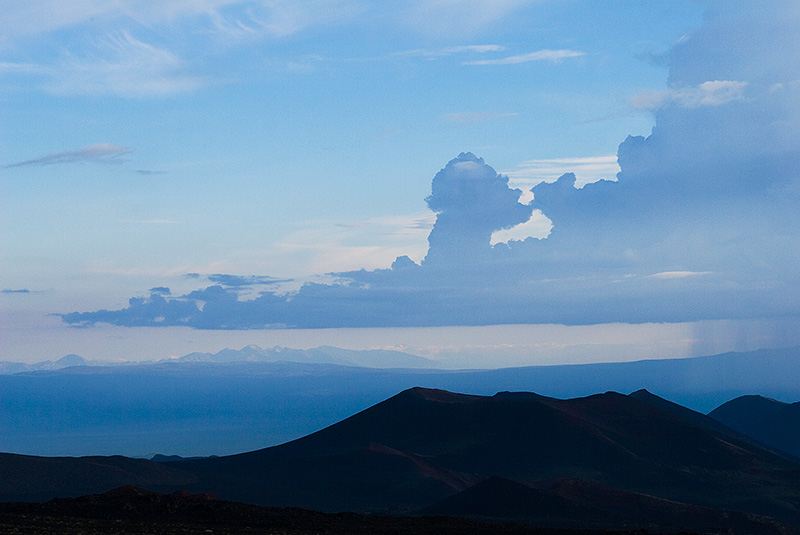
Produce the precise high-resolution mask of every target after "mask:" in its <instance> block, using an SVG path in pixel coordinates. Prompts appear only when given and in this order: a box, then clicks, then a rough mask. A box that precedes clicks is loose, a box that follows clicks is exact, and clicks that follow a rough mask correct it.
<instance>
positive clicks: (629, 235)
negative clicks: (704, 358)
mask: <svg viewBox="0 0 800 535" xmlns="http://www.w3.org/2000/svg"><path fill="white" fill-rule="evenodd" d="M778 4H779V5H778ZM799 24H800V9H798V8H797V7H796V6H795V5H794V4H793V3H792V2H777V3H776V5H775V6H773V9H762V8H761V7H760V6H756V5H752V4H751V3H747V2H725V3H722V2H720V3H712V4H711V7H710V9H709V12H708V15H707V17H706V21H705V24H704V26H703V27H702V28H701V29H700V30H698V31H697V32H695V33H693V34H691V35H690V36H688V38H686V39H684V40H682V41H681V42H680V43H679V44H678V45H676V46H675V47H674V49H673V50H672V51H671V52H670V54H669V56H668V61H669V65H670V75H669V79H668V87H667V89H666V90H665V91H664V92H659V93H657V94H650V95H649V96H645V97H641V98H640V100H638V101H634V102H632V105H635V106H638V107H643V108H648V109H652V110H654V113H655V118H656V125H655V127H654V128H653V131H652V133H651V134H650V135H649V136H647V137H628V138H627V139H625V140H624V141H623V142H622V143H621V144H620V146H619V150H618V155H617V158H618V164H619V169H620V172H619V173H618V174H617V177H616V178H617V180H600V181H597V182H594V183H589V184H586V185H584V186H583V187H576V181H577V179H576V176H575V175H574V174H572V173H564V174H562V175H561V176H560V177H559V178H558V179H557V180H555V181H552V182H542V183H539V184H537V185H535V186H534V187H533V188H532V189H531V191H530V192H523V191H521V190H519V189H514V188H512V187H511V186H510V185H509V178H508V177H507V176H504V175H502V174H498V173H497V172H496V171H495V170H494V169H493V168H492V167H490V166H489V165H487V164H486V163H485V162H484V161H483V160H482V159H481V158H479V157H477V156H475V155H473V154H471V153H463V154H460V155H459V156H458V157H456V158H455V159H453V160H451V161H450V162H449V163H448V164H447V165H446V166H445V167H444V168H443V169H442V170H441V171H439V172H438V173H437V174H436V175H435V176H434V178H433V182H432V188H431V195H430V196H429V197H428V198H427V199H426V202H427V203H428V207H429V208H430V210H432V211H433V212H434V213H435V214H436V222H435V224H434V226H433V229H432V230H431V232H430V234H429V236H428V243H429V249H428V252H427V255H426V257H425V258H424V260H422V261H421V262H420V263H415V262H413V261H412V260H410V259H409V258H408V257H405V256H400V257H398V258H397V260H396V261H395V262H394V264H392V266H391V268H388V269H379V270H372V271H367V270H360V271H352V272H342V273H335V274H331V275H332V278H333V279H335V280H336V281H337V282H335V283H330V284H319V283H307V284H305V285H303V286H302V287H301V288H300V290H299V291H297V292H296V293H294V294H291V295H279V294H276V293H272V292H261V293H260V294H258V296H257V297H255V298H252V299H245V296H244V294H243V293H240V292H239V289H238V287H237V285H231V284H228V285H224V284H215V285H212V286H209V287H206V288H204V289H199V290H197V291H194V292H190V293H188V294H185V295H180V296H168V295H167V296H165V295H163V292H162V293H159V292H153V293H151V294H150V295H149V296H148V297H137V298H133V299H131V300H130V302H129V305H128V307H126V308H123V309H120V310H111V311H108V310H101V311H96V312H84V313H78V312H74V313H70V314H65V315H64V316H63V319H64V321H65V322H67V323H69V324H73V325H91V324H94V323H97V322H107V323H112V324H116V325H188V326H191V327H195V328H209V329H224V328H228V329H261V328H270V327H285V326H288V327H307V328H312V327H359V326H431V325H487V324H508V323H565V324H591V323H606V322H672V321H695V320H703V319H726V318H727V319H734V318H756V317H786V316H798V315H800V275H799V274H798V271H797V268H796V266H797V259H798V258H800V172H798V169H800V141H799V140H800V131H799V130H800V64H798V63H797V62H796V61H790V59H792V58H797V57H800V39H798V38H797V37H796V28H797V27H798V25H799ZM603 163H607V162H603ZM523 194H524V195H523ZM531 194H532V197H533V199H532V200H530V199H531ZM521 201H522V202H521ZM542 217H546V218H547V220H549V221H550V222H551V224H552V229H551V230H550V232H549V234H547V236H546V237H541V238H532V237H529V238H527V239H524V240H514V239H508V240H507V242H502V241H499V240H498V239H497V236H498V235H503V233H505V235H511V236H513V235H514V234H513V230H514V229H519V228H527V227H531V226H533V225H534V223H535V221H537V220H538V221H541V218H542ZM537 218H538V219H537ZM526 226H527V227H526ZM498 233H499V234H498ZM493 236H494V239H493ZM222 280H223V279H219V281H218V282H222ZM233 280H236V279H233ZM266 280H268V279H266Z"/></svg>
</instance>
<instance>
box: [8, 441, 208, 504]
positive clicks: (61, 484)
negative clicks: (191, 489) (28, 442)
mask: <svg viewBox="0 0 800 535" xmlns="http://www.w3.org/2000/svg"><path fill="white" fill-rule="evenodd" d="M196 481H197V477H196V476H194V475H192V474H190V473H187V472H185V471H183V470H179V469H175V468H171V467H169V466H165V465H164V464H160V463H153V462H150V461H145V460H143V459H129V458H128V457H121V456H113V457H34V456H30V455H12V454H8V453H0V501H42V500H48V499H50V498H53V497H76V496H81V495H84V494H91V493H95V492H98V490H107V489H110V488H113V487H119V486H122V485H138V486H141V487H148V486H154V485H168V486H175V487H184V486H188V485H190V484H192V483H194V482H196Z"/></svg>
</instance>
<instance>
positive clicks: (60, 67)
mask: <svg viewBox="0 0 800 535" xmlns="http://www.w3.org/2000/svg"><path fill="white" fill-rule="evenodd" d="M186 70H187V66H186V64H185V62H184V61H183V60H182V59H181V58H179V57H178V56H177V55H175V54H173V53H172V52H170V51H168V50H166V49H163V48H158V47H156V46H154V45H151V44H148V43H145V42H143V41H140V40H138V39H136V38H135V37H133V36H132V35H131V34H130V33H128V32H122V33H121V34H119V35H117V36H110V37H107V38H105V39H103V40H101V41H100V42H99V43H98V45H97V46H96V48H95V51H94V53H93V54H84V55H81V56H79V55H76V54H72V53H69V54H67V55H66V56H64V58H63V59H62V60H61V61H60V62H59V63H57V64H55V65H53V66H52V67H50V68H48V69H47V71H46V74H47V77H48V81H47V82H46V83H45V84H44V88H45V90H47V91H48V92H50V93H55V94H67V95H118V96H124V97H148V96H162V95H169V94H173V93H180V92H185V91H191V90H194V89H197V88H199V87H201V86H204V85H207V84H208V83H209V81H208V80H205V79H203V78H201V77H198V76H193V75H191V74H187V73H186V72H185V71H186Z"/></svg>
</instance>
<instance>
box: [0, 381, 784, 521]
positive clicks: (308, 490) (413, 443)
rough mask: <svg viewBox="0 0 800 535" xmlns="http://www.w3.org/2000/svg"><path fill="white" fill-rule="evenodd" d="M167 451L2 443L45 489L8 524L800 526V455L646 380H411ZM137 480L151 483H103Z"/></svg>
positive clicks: (0, 487)
mask: <svg viewBox="0 0 800 535" xmlns="http://www.w3.org/2000/svg"><path fill="white" fill-rule="evenodd" d="M161 460H162V461H166V462H154V461H147V460H143V459H130V458H126V457H121V456H114V457H79V458H73V457H32V456H24V455H11V454H0V501H4V502H47V503H45V504H44V505H35V504H29V505H24V506H23V505H17V506H12V505H4V506H2V508H0V512H2V514H3V515H4V516H3V518H12V519H14V520H9V522H11V524H8V525H6V526H5V527H4V526H3V525H2V524H0V528H2V529H4V531H3V530H2V529H0V533H14V532H15V531H14V529H17V528H19V529H22V528H24V529H25V530H28V531H19V530H18V531H17V532H18V533H48V531H47V530H48V529H49V530H50V531H49V532H51V533H70V531H68V530H70V529H73V528H72V527H71V526H72V523H75V522H88V524H86V525H84V526H83V527H81V526H77V527H75V531H73V532H75V533H92V532H94V533H107V532H109V531H108V530H110V529H112V528H113V529H118V531H116V532H118V533H148V531H147V529H151V528H152V529H153V530H155V529H159V530H163V529H167V527H169V529H172V530H173V531H151V532H152V533H160V532H163V533H195V532H203V533H206V532H208V531H206V530H211V531H210V532H211V533H214V532H215V531H214V530H215V529H217V531H216V532H222V533H247V532H248V531H247V529H250V530H251V531H250V532H251V533H259V532H261V533H282V532H286V533H503V532H509V533H516V532H519V533H592V532H591V531H581V530H599V531H596V532H598V533H602V532H603V530H607V532H616V533H619V532H625V530H637V529H642V530H649V532H655V533H659V532H665V533H680V532H691V533H726V534H745V535H784V534H787V533H796V531H795V530H798V529H800V462H798V459H797V458H796V457H794V456H792V455H790V454H786V453H784V452H782V451H780V450H777V449H773V448H771V447H767V446H764V445H762V444H761V443H759V442H757V441H756V440H753V439H752V438H751V437H747V436H745V435H743V434H741V433H740V432H737V431H734V430H732V429H730V428H728V427H726V426H725V425H723V424H722V423H720V422H719V421H717V420H714V419H712V418H709V417H708V416H705V415H703V414H700V413H697V412H694V411H691V410H689V409H687V408H685V407H682V406H680V405H676V404H674V403H671V402H669V401H667V400H665V399H663V398H659V397H657V396H654V395H653V394H651V393H649V392H647V391H644V390H640V391H637V392H634V393H632V394H630V395H627V396H626V395H622V394H618V393H614V392H607V393H605V394H597V395H594V396H589V397H586V398H576V399H568V400H560V399H554V398H549V397H545V396H541V395H537V394H533V393H530V392H500V393H498V394H496V395H494V396H475V395H465V394H456V393H452V392H447V391H444V390H432V389H425V388H413V389H410V390H406V391H404V392H401V393H400V394H397V395H395V396H393V397H391V398H390V399H387V400H385V401H383V402H381V403H378V404H377V405H374V406H372V407H370V408H369V409H366V410H364V411H362V412H360V413H358V414H355V415H354V416H352V417H350V418H347V419H345V420H343V421H341V422H339V423H337V424H335V425H332V426H330V427H327V428H325V429H322V430H320V431H318V432H316V433H313V434H311V435H308V436H306V437H303V438H301V439H298V440H295V441H292V442H288V443H286V444H283V445H281V446H275V447H271V448H265V449H261V450H256V451H251V452H248V453H243V454H239V455H231V456H224V457H214V458H198V459H183V460H180V459H176V460H173V459H171V458H166V459H161ZM128 485H132V486H134V487H138V488H145V489H148V491H149V492H144V491H141V492H132V491H125V492H122V491H118V492H115V493H111V494H102V493H107V492H108V491H109V489H114V488H119V487H123V486H128ZM176 492H177V493H178V494H175V493H176ZM186 492H189V493H193V494H194V495H195V496H194V497H190V496H186V495H185V493H186ZM154 493H161V494H154ZM206 493H210V494H213V495H214V496H217V497H219V498H220V499H221V500H225V501H224V502H219V501H214V500H210V499H209V498H208V495H207V494H206ZM89 495H92V497H89V498H87V497H85V496H89ZM198 496H199V497H198ZM203 496H205V498H203ZM53 498H59V500H56V501H52V499H53ZM48 500H50V501H48ZM114 500H117V501H116V502H115V501H114ZM231 502H238V503H231ZM245 503H246V504H251V505H248V506H245V505H241V504H245ZM255 506H261V507H271V508H278V509H262V508H258V507H255ZM15 507H16V509H15ZM287 507H288V508H291V509H280V508H287ZM297 508H300V509H297ZM303 510H305V511H303ZM309 510H313V511H321V513H310V512H308V511H309ZM181 511H183V512H182V513H181V514H180V515H177V516H176V514H177V513H178V512H181ZM342 511H351V512H353V513H348V514H342V513H341V512H342ZM322 512H324V513H328V514H323V513H322ZM12 513H13V515H12ZM354 513H358V514H354ZM24 515H33V516H29V517H27V518H26V517H25V516H24ZM120 515H121V516H120ZM181 515H183V516H181ZM425 517H449V518H450V519H449V520H442V519H440V518H439V519H437V518H425ZM53 518H55V519H61V520H48V519H53ZM454 518H458V519H460V520H454ZM65 519H67V520H68V521H69V524H68V525H66V526H64V527H63V528H62V527H58V526H57V525H55V526H52V527H51V528H48V527H47V523H48V522H56V523H57V522H62V521H64V520H65ZM474 521H478V522H493V523H494V524H475V523H473V522H474ZM214 522H217V523H218V524H219V526H220V527H218V528H214V527H213V526H214ZM276 522H277V524H276ZM101 524H102V525H101ZM513 524H518V525H522V526H527V527H526V528H521V527H508V526H510V525H513ZM38 525H41V526H42V527H41V531H38V532H37V531H30V530H32V529H34V527H35V526H38ZM500 525H504V526H506V527H502V528H500V527H499V526H500ZM93 526H94V527H93ZM137 526H138V527H137ZM148 526H150V527H148ZM276 526H277V527H276ZM129 527H130V529H131V530H133V531H131V530H128V531H124V530H125V529H128V528H129ZM189 528H192V529H196V530H200V529H201V528H202V530H201V531H191V530H190V531H186V530H187V529H189ZM534 528H538V529H545V528H546V529H553V530H562V531H560V532H559V531H551V532H547V531H535V529H534ZM37 529H38V528H37ZM137 530H138V531H137ZM180 530H184V531H180ZM220 530H222V531H220ZM226 530H227V531H226ZM236 530H239V531H236ZM252 530H256V531H252ZM258 530H260V531H258ZM513 530H517V531H513ZM520 530H521V531H520ZM563 530H574V531H563ZM111 532H114V531H111Z"/></svg>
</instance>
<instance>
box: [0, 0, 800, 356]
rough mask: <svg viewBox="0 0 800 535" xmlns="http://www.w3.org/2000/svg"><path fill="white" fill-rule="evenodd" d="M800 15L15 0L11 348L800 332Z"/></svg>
mask: <svg viewBox="0 0 800 535" xmlns="http://www.w3.org/2000/svg"><path fill="white" fill-rule="evenodd" d="M799 15H800V13H798V8H797V7H796V6H795V5H794V3H793V2H788V1H787V2H784V1H776V2H770V3H769V4H767V5H764V4H761V3H759V5H758V6H755V7H754V6H753V4H752V3H751V2H697V1H680V0H670V1H666V0H664V1H660V0H658V1H641V2H638V1H609V2H602V3H598V2H589V1H579V0H534V1H522V0H503V1H481V0H429V1H422V0H419V1H413V0H407V1H402V2H400V1H399V2H369V1H366V0H364V1H357V0H353V1H344V0H342V1H337V0H316V1H307V2H289V1H279V0H263V1H235V0H205V1H203V2H196V1H194V2H189V1H182V0H173V1H162V2H133V1H131V2H127V1H121V2H114V3H109V2H102V1H86V2H80V3H64V2H56V1H39V2H37V1H33V2H31V1H22V0H19V1H16V0H11V1H8V2H4V3H3V5H2V6H0V21H3V22H2V23H0V24H2V25H3V26H2V31H0V76H1V78H0V91H1V93H0V122H1V123H2V125H3V128H2V133H0V151H1V152H0V166H2V168H0V203H2V215H0V232H2V234H1V240H2V241H0V247H2V249H1V252H2V254H0V273H2V275H1V276H0V277H1V278H0V286H2V290H3V293H2V294H0V306H2V314H3V317H4V324H5V325H6V327H5V329H6V331H5V336H4V337H5V339H6V340H12V339H14V340H24V339H30V337H31V336H35V335H36V333H37V332H38V333H39V334H40V335H41V336H42V337H43V338H44V337H45V336H44V333H45V332H47V333H50V334H48V335H47V336H49V337H52V339H53V340H59V339H60V340H62V342H61V345H58V342H56V341H54V342H52V343H51V344H50V345H47V346H46V349H45V347H44V346H43V347H41V348H39V349H33V350H29V352H28V353H27V354H25V353H24V351H23V350H21V349H20V348H21V347H22V344H20V343H12V342H6V345H5V347H6V349H5V351H4V354H3V357H2V358H4V359H6V360H37V358H36V357H37V354H35V353H34V352H35V351H38V352H40V353H41V352H44V351H49V352H50V353H48V354H47V355H39V356H42V357H45V358H52V357H58V356H61V354H66V353H69V352H80V350H81V348H80V347H72V345H71V344H75V343H76V342H75V338H74V337H75V334H74V328H72V329H71V330H70V328H69V327H68V325H67V324H69V325H79V326H83V327H85V329H82V331H84V333H83V334H81V336H82V339H83V340H84V342H81V343H80V344H77V345H79V346H80V345H81V344H87V343H89V342H88V340H92V339H93V338H92V337H93V336H94V337H95V338H94V340H95V341H97V343H96V345H97V347H99V348H100V349H102V347H103V344H104V343H107V342H102V341H100V340H102V339H103V336H101V335H100V334H99V333H100V332H101V331H102V329H104V328H105V327H103V325H104V324H105V323H109V322H110V323H114V324H115V325H117V326H118V327H121V328H123V329H122V330H124V329H125V328H127V329H136V332H147V330H148V328H150V329H153V330H158V329H159V328H160V329H162V331H160V332H163V329H165V328H166V327H158V328H157V327H155V326H181V325H182V326H189V327H191V328H201V329H206V330H208V329H211V330H216V329H218V328H226V329H237V331H236V333H238V334H236V336H238V338H235V337H234V335H233V334H230V335H229V336H230V338H228V340H230V344H229V345H233V346H236V345H237V342H238V341H244V343H248V341H247V340H248V339H247V338H246V336H252V330H260V329H263V328H264V327H270V328H276V327H286V326H289V327H300V328H309V329H319V328H348V329H350V328H354V327H364V328H367V327H369V328H391V327H403V328H429V327H447V326H452V325H467V326H476V327H478V326H484V325H493V324H506V323H511V324H524V323H529V324H553V323H555V324H569V325H591V324H595V325H603V324H606V325H610V326H613V325H620V324H637V323H638V324H641V323H647V324H664V323H681V324H684V323H691V322H698V321H700V322H703V321H705V322H714V321H723V322H729V321H756V322H764V321H767V320H772V319H775V321H777V322H778V323H780V324H781V325H783V324H785V322H787V321H790V322H791V321H793V318H796V317H797V316H798V314H800V310H798V306H797V303H798V300H797V298H798V297H800V296H798V295H797V293H798V292H797V287H798V286H797V284H796V283H797V282H798V281H797V275H796V273H795V272H796V269H795V267H794V266H795V264H796V259H797V255H798V251H800V249H799V248H798V245H799V244H798V233H797V230H798V227H799V226H800V221H799V220H798V219H799V218H798V216H797V215H796V214H797V212H798V211H797V201H798V194H799V193H800V181H798V176H797V173H796V171H794V170H795V169H797V168H798V166H797V165H796V164H797V163H799V162H798V148H800V147H798V145H797V139H798V136H797V133H798V132H797V130H798V124H799V123H798V120H800V114H799V113H798V111H800V106H798V104H797V102H799V101H800V99H798V98H797V96H798V95H797V93H798V91H800V88H798V85H799V84H800V82H798V80H800V72H798V70H800V69H798V67H797V66H796V61H793V60H795V59H796V58H797V57H798V53H800V40H799V39H798V38H797V37H796V34H797V32H796V31H795V28H796V24H797V22H798V20H800V19H799V18H798V16H799ZM628 136H633V137H631V138H628ZM638 136H641V137H638ZM648 136H649V137H648ZM645 138H646V139H645ZM621 144H622V145H621ZM618 150H619V155H620V157H619V164H618V163H617V154H618ZM620 171H621V174H620V175H619V182H611V181H608V180H616V175H617V173H619V172H620ZM569 172H573V173H574V174H575V177H574V180H575V182H574V183H573V182H572V180H573V177H572V176H571V175H567V176H565V177H563V178H561V179H560V180H559V181H558V182H556V179H557V178H558V177H559V176H561V175H562V174H564V173H569ZM497 173H499V176H498V175H497ZM434 176H436V177H437V178H436V179H434ZM603 179H605V180H606V181H601V182H597V181H600V180H603ZM543 181H544V183H543ZM473 182H474V184H475V186H474V187H473V186H470V184H473ZM595 182H596V183H595ZM587 183H595V184H591V185H589V186H584V184H587ZM436 184H439V186H436ZM537 184H538V186H537ZM432 186H433V187H434V189H433V190H432ZM534 186H536V188H535V189H534V191H533V192H532V193H531V188H534ZM437 188H438V190H437ZM426 199H427V201H426ZM437 217H438V219H437ZM434 225H436V226H435V227H434ZM432 230H433V232H432ZM429 234H430V236H431V242H430V244H429V242H428V237H429ZM529 236H530V238H529ZM526 238H528V239H527V240H526ZM523 240H524V241H523ZM429 245H430V250H429ZM426 255H427V258H426ZM404 256H407V257H408V258H407V259H403V258H401V260H400V261H398V262H396V263H395V260H396V259H397V258H398V257H404ZM392 266H394V267H393V268H392ZM236 277H238V278H236ZM151 289H152V291H151ZM130 299H133V300H132V301H129V300H130ZM71 313H74V314H71ZM47 314H66V316H64V320H65V321H61V319H59V318H58V317H54V316H47ZM54 322H55V323H54ZM609 328H610V329H611V327H609ZM238 329H249V330H250V331H244V333H245V334H242V331H239V330H238ZM777 331H781V332H782V330H781V329H777ZM777 331H776V332H777ZM54 332H55V333H56V334H52V333H54ZM102 332H105V331H102ZM128 332H133V331H128ZM248 332H250V334H247V333H248ZM348 332H351V331H348ZM59 333H60V334H59ZM92 333H96V334H92ZM59 336H61V337H62V338H59ZM120 336H124V337H130V336H131V335H130V334H125V335H120ZM148 336H149V335H147V334H142V335H141V336H140V337H139V338H137V339H139V340H140V343H141V344H142V347H145V346H146V345H147V344H146V339H147V338H148ZM353 336H354V337H355V338H357V335H353ZM778 338H781V337H778ZM758 339H759V340H762V338H758ZM234 340H235V341H234ZM782 341H786V340H784V339H780V340H778V339H773V340H766V341H763V342H760V343H766V344H770V343H771V344H780V343H781V342H782ZM244 343H243V344H240V345H244ZM134 345H135V344H134ZM689 345H691V344H689ZM62 347H63V349H61V348H62ZM676 347H677V346H676ZM193 349H194V348H193ZM208 349H209V350H210V349H212V348H208ZM95 350H97V349H95ZM176 350H177V351H179V350H178V349H176ZM149 351H150V350H149ZM187 352H188V351H187ZM12 353H13V354H12ZM59 353H60V354H59ZM643 356H646V355H643Z"/></svg>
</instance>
